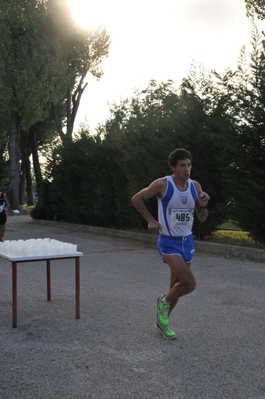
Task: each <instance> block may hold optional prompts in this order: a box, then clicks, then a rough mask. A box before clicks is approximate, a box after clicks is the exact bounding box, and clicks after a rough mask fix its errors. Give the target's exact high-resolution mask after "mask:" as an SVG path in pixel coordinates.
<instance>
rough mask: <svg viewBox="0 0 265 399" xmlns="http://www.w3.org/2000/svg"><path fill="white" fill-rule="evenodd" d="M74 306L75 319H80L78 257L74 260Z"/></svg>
mask: <svg viewBox="0 0 265 399" xmlns="http://www.w3.org/2000/svg"><path fill="white" fill-rule="evenodd" d="M75 306H76V319H80V257H76V258H75Z"/></svg>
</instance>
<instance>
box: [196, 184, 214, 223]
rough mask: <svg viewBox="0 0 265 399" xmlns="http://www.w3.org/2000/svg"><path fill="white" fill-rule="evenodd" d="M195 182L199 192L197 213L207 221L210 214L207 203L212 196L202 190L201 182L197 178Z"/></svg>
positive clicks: (201, 218)
mask: <svg viewBox="0 0 265 399" xmlns="http://www.w3.org/2000/svg"><path fill="white" fill-rule="evenodd" d="M193 183H194V185H195V188H196V190H197V194H198V200H197V202H196V205H195V210H196V214H197V216H198V219H199V220H200V221H201V222H205V221H206V219H207V217H208V215H209V212H208V209H207V205H208V201H209V200H210V196H209V195H208V194H207V193H206V192H205V191H203V190H202V187H201V185H200V183H198V182H197V181H195V180H193Z"/></svg>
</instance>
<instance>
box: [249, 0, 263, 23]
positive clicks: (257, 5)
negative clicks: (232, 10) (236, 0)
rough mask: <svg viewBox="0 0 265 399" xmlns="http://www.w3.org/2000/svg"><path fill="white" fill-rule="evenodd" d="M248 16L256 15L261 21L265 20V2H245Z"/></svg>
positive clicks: (255, 0)
mask: <svg viewBox="0 0 265 399" xmlns="http://www.w3.org/2000/svg"><path fill="white" fill-rule="evenodd" d="M245 4H246V9H247V15H248V16H251V17H253V16H254V15H256V16H257V17H258V18H259V19H264V18H265V0H245Z"/></svg>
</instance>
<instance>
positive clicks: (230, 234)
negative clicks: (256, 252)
mask: <svg viewBox="0 0 265 399" xmlns="http://www.w3.org/2000/svg"><path fill="white" fill-rule="evenodd" d="M206 241H210V242H217V243H219V244H228V245H238V246H242V247H251V248H259V249H265V245H262V244H259V243H257V242H256V241H254V240H253V239H252V238H251V237H250V235H249V233H248V232H246V231H242V230H226V229H225V230H222V229H220V230H217V231H215V232H214V233H212V234H211V236H210V237H208V238H206Z"/></svg>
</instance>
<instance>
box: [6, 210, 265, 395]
mask: <svg viewBox="0 0 265 399" xmlns="http://www.w3.org/2000/svg"><path fill="white" fill-rule="evenodd" d="M37 237H43V238H44V237H50V238H56V239H59V240H61V241H67V242H72V243H74V244H77V245H78V250H80V251H82V252H83V253H84V257H82V258H81V319H80V320H76V319H75V305H74V262H73V261H72V260H66V261H55V262H52V301H51V302H47V301H46V300H45V296H46V285H45V263H44V262H36V263H25V264H19V265H18V327H17V328H16V329H13V328H12V327H11V266H10V263H9V262H7V261H5V260H3V259H0V267H1V279H0V320H1V324H0V355H1V356H0V398H1V399H90V398H91V399H164V398H166V399H225V398H228V399H264V398H265V378H264V377H265V362H264V358H265V345H264V303H265V290H264V287H265V265H264V263H258V262H252V261H247V260H246V261H243V260H237V259H235V258H226V257H221V256H218V255H212V254H207V253H203V252H197V253H196V254H195V259H194V262H193V270H194V273H195V276H196V279H197V289H196V290H195V291H194V292H193V293H192V294H190V295H189V296H187V297H185V298H182V300H181V301H180V302H179V306H178V309H177V310H176V311H175V313H173V314H172V319H171V327H172V328H174V329H175V330H176V332H177V340H175V341H167V340H165V339H163V338H162V337H161V336H160V335H159V334H158V333H157V332H156V331H155V329H154V323H155V307H156V298H157V296H158V295H159V294H161V293H163V292H165V291H166V290H167V283H168V269H167V266H166V265H164V264H163V263H162V262H161V261H160V258H159V256H158V254H157V251H156V248H155V247H154V244H152V243H144V242H137V241H135V240H128V239H122V238H117V237H116V238H115V237H110V236H100V235H95V234H92V233H88V232H80V231H79V232H78V231H76V230H75V229H74V228H73V229H72V228H71V227H69V226H67V227H65V228H62V227H60V226H57V227H56V226H49V225H47V224H45V225H39V224H36V223H34V222H33V221H32V220H31V218H30V217H24V216H21V215H18V216H12V217H9V218H8V222H7V226H6V237H5V238H6V239H20V238H23V239H27V238H37Z"/></svg>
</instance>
